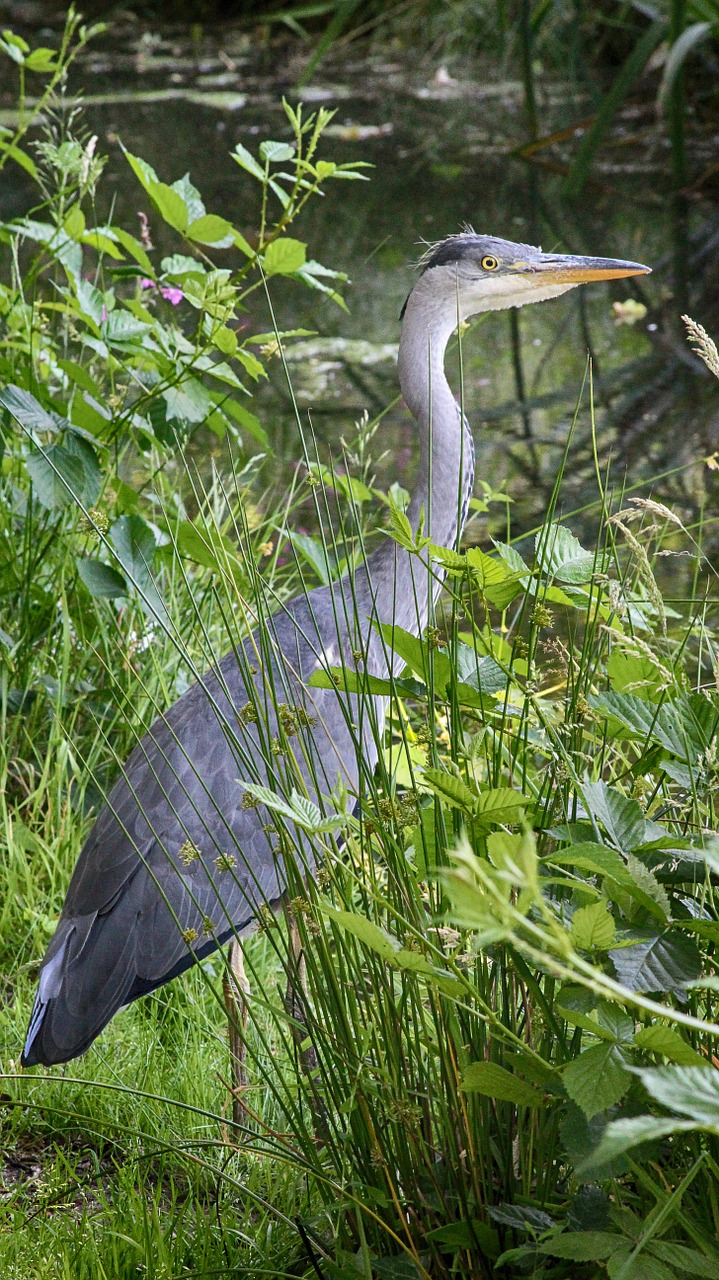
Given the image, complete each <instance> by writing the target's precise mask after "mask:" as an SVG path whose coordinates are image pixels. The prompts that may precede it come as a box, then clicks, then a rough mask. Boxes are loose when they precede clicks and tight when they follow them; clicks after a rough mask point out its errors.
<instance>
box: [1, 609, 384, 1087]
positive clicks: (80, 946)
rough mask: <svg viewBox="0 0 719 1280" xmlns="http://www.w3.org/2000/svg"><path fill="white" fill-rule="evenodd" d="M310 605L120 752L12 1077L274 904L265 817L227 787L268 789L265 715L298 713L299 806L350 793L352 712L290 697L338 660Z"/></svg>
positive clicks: (270, 718)
mask: <svg viewBox="0 0 719 1280" xmlns="http://www.w3.org/2000/svg"><path fill="white" fill-rule="evenodd" d="M323 594H325V593H324V592H323V591H319V592H314V593H312V595H310V596H309V597H308V598H307V599H306V600H305V601H302V602H299V603H297V604H296V605H295V606H294V608H293V609H292V611H291V612H289V611H288V612H286V613H285V614H283V615H281V616H280V617H279V618H275V619H273V620H272V627H271V632H272V647H271V650H270V651H269V652H268V651H267V645H266V636H265V653H264V655H262V654H259V652H258V647H257V646H258V637H257V635H255V636H253V637H251V639H250V640H249V641H248V642H247V644H246V645H245V647H244V650H242V651H240V653H239V654H235V653H231V654H228V655H227V656H226V657H225V658H224V659H223V661H222V662H221V663H220V665H219V667H218V668H217V670H215V671H211V672H210V673H208V674H207V675H206V676H205V678H204V679H203V680H202V681H201V682H200V683H198V684H197V685H194V686H193V687H192V688H191V689H189V690H188V691H187V693H186V694H184V695H183V697H182V698H180V699H179V701H178V702H176V703H175V704H174V706H172V707H171V708H170V710H169V711H168V712H167V713H166V714H165V715H164V716H162V717H160V718H159V719H158V720H157V721H156V722H155V724H154V725H153V726H152V728H151V729H150V730H149V731H148V732H147V733H146V734H145V736H144V737H143V738H142V739H141V741H140V742H139V743H138V745H137V746H136V747H135V749H134V751H133V752H132V754H131V755H130V757H129V759H128V761H127V763H126V765H125V767H124V769H123V771H122V773H121V775H120V777H119V778H118V780H117V782H116V783H115V785H114V786H113V788H112V789H111V791H110V793H109V794H108V797H107V802H106V804H105V806H104V808H103V809H102V811H101V813H100V814H99V816H98V819H97V821H96V823H95V825H94V827H93V828H92V830H91V832H90V834H89V836H88V838H87V840H86V842H85V845H84V846H83V849H82V852H81V854H80V857H79V859H78V862H77V865H76V867H75V870H74V873H73V876H72V879H71V882H70V886H69V889H68V893H67V897H66V900H65V903H64V906H63V910H62V914H61V917H60V921H59V924H58V928H57V931H56V933H55V935H54V937H53V939H52V941H51V943H50V946H49V948H48V951H47V954H46V956H45V958H44V961H43V965H42V969H41V973H40V981H39V988H38V994H37V998H36V1001H35V1007H34V1009H33V1015H32V1018H31V1023H30V1028H29V1031H28V1036H27V1041H26V1045H25V1051H24V1055H23V1063H24V1064H25V1065H32V1064H34V1063H38V1062H42V1063H46V1064H51V1063H55V1062H64V1061H67V1060H68V1059H70V1058H72V1057H75V1056H77V1055H78V1054H80V1053H82V1052H84V1050H85V1049H86V1048H87V1047H88V1045H89V1044H90V1043H91V1042H92V1041H93V1040H94V1039H95V1037H96V1036H97V1035H98V1034H99V1032H100V1031H101V1030H102V1028H103V1027H104V1026H105V1025H106V1023H107V1022H108V1021H109V1020H110V1018H111V1017H112V1016H113V1014H114V1013H115V1012H116V1011H117V1010H118V1009H119V1008H120V1007H121V1006H122V1005H124V1004H126V1003H127V1002H128V1001H130V1000H132V999H134V998H135V997H136V996H139V995H142V994H144V993H146V992H148V991H151V990H153V989H154V988H155V987H157V986H159V985H161V984H162V983H163V982H166V981H168V980H169V979H170V978H171V977H174V976H175V975H176V974H177V973H179V972H181V971H182V970H183V969H185V968H187V967H189V965H191V964H192V963H194V962H195V960H196V959H198V958H200V957H201V956H203V955H205V954H207V953H208V952H209V951H211V950H213V949H214V948H215V947H216V946H218V945H220V944H221V943H222V942H223V941H224V940H225V939H226V938H227V937H229V936H230V934H232V933H233V932H238V933H242V931H244V930H247V929H248V928H249V927H251V925H252V922H253V920H254V918H255V917H256V915H257V912H258V910H259V908H260V906H261V905H262V904H265V903H270V904H271V903H274V902H276V901H277V900H278V899H279V898H280V897H281V895H282V892H283V889H284V875H283V867H282V865H281V863H280V861H279V860H278V857H277V852H276V849H275V847H274V844H273V841H272V838H271V834H269V833H268V829H267V828H268V826H269V825H270V824H271V817H272V815H271V814H270V813H269V812H268V811H267V810H266V809H264V807H263V806H259V807H256V808H252V807H246V806H244V805H243V798H244V796H245V791H244V789H243V787H242V786H241V785H240V782H239V780H240V779H243V780H245V781H255V782H261V783H269V785H270V786H271V787H272V788H273V789H274V790H280V791H281V790H282V785H281V781H278V777H277V776H273V777H271V778H268V767H267V762H268V760H269V761H271V760H272V754H271V751H270V749H269V742H270V740H271V738H272V737H273V736H274V735H275V734H276V730H277V725H276V715H275V708H276V707H277V706H278V705H280V704H282V703H283V702H284V703H286V704H287V705H288V706H292V705H293V704H294V705H298V704H301V705H302V706H303V707H304V708H305V709H306V711H307V713H308V714H307V715H306V717H305V718H304V724H305V729H304V730H303V731H302V732H298V734H297V738H296V746H294V740H293V746H294V750H293V755H294V758H295V760H296V762H297V766H298V767H299V769H300V771H301V772H302V774H303V775H304V776H305V780H306V784H307V787H308V791H309V792H310V794H313V793H315V795H327V794H329V792H330V791H331V790H332V788H333V786H334V785H335V783H336V782H337V779H338V776H340V775H341V776H342V777H343V780H344V782H345V785H347V786H349V787H350V788H353V787H356V784H357V768H358V765H357V758H358V752H357V747H356V729H353V728H352V723H351V722H352V717H353V716H355V717H356V714H357V705H356V699H351V698H350V699H345V701H344V704H342V702H341V699H340V697H339V695H338V694H337V693H336V691H334V690H314V689H313V690H309V689H308V688H307V685H306V681H307V679H308V677H309V674H310V673H311V671H312V670H314V669H315V668H316V667H317V665H318V661H319V660H320V659H322V660H324V659H325V657H327V658H328V659H329V661H331V662H338V661H342V657H343V654H342V649H343V645H344V639H343V634H342V628H341V627H338V626H337V624H336V623H333V625H332V626H331V627H324V628H323V627H320V626H319V625H318V623H317V621H316V617H317V616H318V615H319V614H320V613H322V612H324V613H325V614H326V612H327V610H326V602H324V601H323V599H322V597H323ZM323 630H324V631H325V632H326V633H327V632H328V633H329V634H325V635H324V637H323V636H322V634H321V633H322V631H323ZM250 704H252V705H253V706H254V707H255V708H256V710H257V713H258V715H257V721H256V722H252V720H251V719H250V718H249V717H248V716H247V714H246V708H247V707H248V705H250ZM370 737H371V735H370ZM367 751H368V752H369V753H370V754H371V751H372V747H371V746H370V745H368V747H367ZM365 758H366V760H367V759H368V756H367V755H365ZM298 838H299V841H300V843H301V835H299V836H298ZM307 856H309V854H308V855H307ZM308 869H309V870H311V867H309V868H308Z"/></svg>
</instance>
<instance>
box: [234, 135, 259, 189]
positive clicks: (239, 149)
mask: <svg viewBox="0 0 719 1280" xmlns="http://www.w3.org/2000/svg"><path fill="white" fill-rule="evenodd" d="M232 159H233V160H234V161H236V163H237V164H239V165H240V167H241V168H242V169H244V170H245V171H246V172H247V173H251V174H252V177H253V178H257V180H258V181H259V182H262V183H264V181H265V171H264V169H263V168H262V165H260V164H258V163H257V161H256V160H255V157H254V156H253V155H252V154H251V153H250V152H249V151H248V150H247V148H246V147H243V145H242V143H241V142H238V143H237V145H236V147H235V149H234V151H233V152H232Z"/></svg>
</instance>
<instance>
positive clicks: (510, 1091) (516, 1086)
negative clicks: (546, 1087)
mask: <svg viewBox="0 0 719 1280" xmlns="http://www.w3.org/2000/svg"><path fill="white" fill-rule="evenodd" d="M461 1088H462V1089H463V1091H464V1092H465V1093H481V1094H484V1096H485V1097H488V1098H495V1099H496V1100H497V1101H498V1102H513V1103H515V1105H516V1106H518V1107H541V1106H542V1103H543V1101H544V1099H543V1097H542V1094H541V1093H540V1092H539V1091H538V1090H537V1089H533V1088H532V1086H531V1085H530V1084H527V1082H526V1081H525V1080H522V1079H521V1078H520V1077H519V1076H515V1075H513V1074H512V1072H511V1071H507V1070H506V1068H505V1067H500V1066H499V1064H498V1063H496V1062H470V1064H469V1066H467V1067H465V1069H464V1071H463V1073H462V1083H461Z"/></svg>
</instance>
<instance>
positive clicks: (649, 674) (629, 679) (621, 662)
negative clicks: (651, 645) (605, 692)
mask: <svg viewBox="0 0 719 1280" xmlns="http://www.w3.org/2000/svg"><path fill="white" fill-rule="evenodd" d="M606 670H607V676H608V679H609V683H610V685H611V686H612V690H613V691H614V692H615V693H625V692H626V693H636V692H637V690H638V689H644V690H645V691H646V692H645V696H646V697H649V696H650V695H652V696H653V695H655V694H656V693H657V692H658V690H659V689H660V688H661V687H662V685H663V683H664V677H663V675H662V673H661V671H660V669H659V665H658V662H657V661H656V660H655V659H653V658H651V657H649V655H648V654H643V653H623V652H622V650H621V649H616V648H615V649H612V652H611V653H610V655H609V657H608V658H607V668H606ZM639 696H641V695H639Z"/></svg>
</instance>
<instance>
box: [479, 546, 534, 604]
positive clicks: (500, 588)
mask: <svg viewBox="0 0 719 1280" xmlns="http://www.w3.org/2000/svg"><path fill="white" fill-rule="evenodd" d="M466 557H467V566H468V568H469V569H470V571H471V573H472V576H473V577H474V579H475V581H476V583H477V587H478V589H479V591H480V594H481V595H483V596H484V597H485V598H486V599H487V600H488V601H489V603H490V604H493V605H494V607H495V609H506V608H507V606H508V605H510V604H511V603H512V601H513V600H514V599H515V597H516V596H518V595H519V593H520V591H521V590H522V578H523V576H524V575H523V574H520V573H519V572H517V570H516V568H513V567H512V566H511V564H510V565H507V564H506V562H505V561H504V560H503V559H500V560H498V559H497V558H496V557H495V556H489V555H487V553H486V551H482V550H481V548H480V547H470V548H469V549H468V551H467V553H466ZM520 564H522V561H521V560H520ZM522 570H523V571H524V573H526V572H527V570H526V567H525V566H524V564H522Z"/></svg>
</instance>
